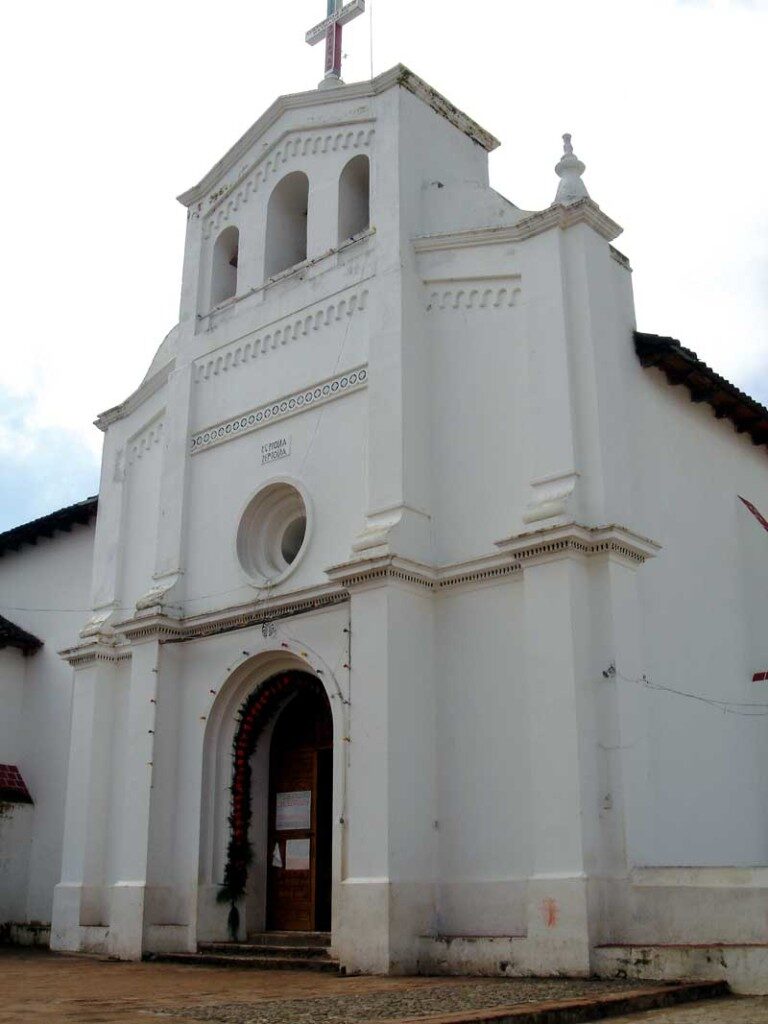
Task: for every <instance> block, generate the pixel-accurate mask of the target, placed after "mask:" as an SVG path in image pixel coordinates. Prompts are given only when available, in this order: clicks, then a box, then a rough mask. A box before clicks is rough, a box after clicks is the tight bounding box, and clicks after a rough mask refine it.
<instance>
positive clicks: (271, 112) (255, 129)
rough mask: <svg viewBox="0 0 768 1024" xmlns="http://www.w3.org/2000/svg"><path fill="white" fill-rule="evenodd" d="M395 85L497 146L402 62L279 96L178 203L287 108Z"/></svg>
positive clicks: (195, 197) (242, 152) (200, 190)
mask: <svg viewBox="0 0 768 1024" xmlns="http://www.w3.org/2000/svg"><path fill="white" fill-rule="evenodd" d="M396 86H401V87H402V88H404V89H407V90H408V91H409V92H411V93H413V95H414V96H418V98H419V99H421V100H423V101H424V102H425V103H427V104H428V105H429V106H431V107H432V109H433V110H435V111H436V112H437V113H438V114H440V115H441V116H442V117H444V118H445V119H446V120H448V121H449V122H450V123H451V124H453V125H454V126H455V127H457V128H458V129H459V130H460V131H463V132H464V133H465V134H466V135H469V137H470V138H472V139H473V140H474V141H475V142H477V143H478V145H481V146H483V148H484V149H487V150H488V151H490V150H492V149H495V148H496V147H497V146H498V145H499V142H498V139H495V138H494V137H493V135H491V134H490V133H489V132H486V131H485V129H483V128H481V127H480V125H479V124H477V123H476V122H475V121H473V120H472V119H471V118H470V117H467V115H466V114H464V113H463V112H462V111H461V110H459V109H458V108H457V107H455V106H453V104H452V103H449V102H448V100H446V99H445V97H443V96H441V95H440V93H438V92H436V91H435V90H434V89H432V88H431V86H429V85H427V83H426V82H425V81H423V80H422V79H420V78H419V77H418V75H414V73H413V72H412V71H410V70H409V69H408V68H406V67H404V66H403V65H402V64H397V65H395V67H393V68H390V70H389V71H385V72H384V73H383V74H381V75H378V76H377V77H376V78H374V79H373V80H371V81H363V82H354V83H352V84H350V85H345V86H340V87H339V88H337V89H327V90H323V89H313V90H312V91H311V92H300V93H292V94H290V95H287V96H280V97H279V98H278V99H276V100H275V102H274V103H273V104H272V105H271V106H270V107H269V108H268V109H267V110H266V111H265V113H264V114H263V115H262V116H261V117H260V118H259V120H258V121H256V122H255V124H253V125H252V126H251V127H250V128H249V129H248V131H247V132H246V133H245V134H244V135H243V136H242V137H241V138H240V139H239V140H238V141H237V142H236V143H235V145H234V146H232V148H231V149H230V150H229V151H228V152H227V153H225V155H224V156H223V157H222V158H221V160H219V162H218V163H217V164H215V165H214V166H213V167H212V168H211V170H210V171H209V172H208V173H207V174H206V175H205V176H204V177H203V178H202V180H201V181H200V182H199V183H198V184H197V185H195V186H194V187H193V188H191V189H188V190H187V191H186V192H183V193H182V194H181V195H180V196H179V197H178V199H179V202H180V203H181V204H182V205H183V206H187V207H189V206H192V205H194V204H195V203H198V202H201V201H202V200H203V199H205V197H206V196H207V195H208V193H209V192H210V191H211V189H213V188H214V186H215V185H216V184H217V182H219V181H220V180H221V179H222V178H223V177H224V175H226V174H227V173H228V172H229V171H230V170H232V168H233V167H235V166H236V165H237V163H238V161H240V160H242V159H243V157H244V156H246V154H247V153H248V151H249V150H250V149H251V147H252V146H254V145H255V144H256V143H257V142H258V141H259V140H260V139H261V138H262V136H263V135H264V134H265V133H266V132H267V131H268V130H269V129H270V128H271V127H272V126H273V125H275V124H276V123H277V122H278V121H279V120H280V118H281V117H282V116H283V115H284V114H286V113H288V112H289V111H291V110H299V109H301V108H307V107H322V106H332V105H334V104H338V103H339V102H345V101H348V100H362V99H368V98H371V97H373V96H378V95H380V94H381V93H383V92H386V91H387V90H388V89H392V88H394V87H396Z"/></svg>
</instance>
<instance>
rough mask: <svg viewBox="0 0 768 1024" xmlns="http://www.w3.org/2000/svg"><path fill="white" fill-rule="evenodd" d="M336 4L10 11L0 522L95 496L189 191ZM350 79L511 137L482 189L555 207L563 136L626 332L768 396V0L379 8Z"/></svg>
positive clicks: (171, 295) (298, 68) (160, 3)
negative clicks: (604, 245) (448, 104)
mask: <svg viewBox="0 0 768 1024" xmlns="http://www.w3.org/2000/svg"><path fill="white" fill-rule="evenodd" d="M325 7H326V4H325V0H283V2H282V3H274V2H273V3H265V2H264V0H251V2H245V0H216V2H215V3H214V2H210V3H202V2H199V0H185V2H184V3H181V2H180V0H153V2H151V3H150V2H148V0H133V2H132V3H130V4H123V3H106V2H105V0H68V2H66V3H64V2H62V0H38V2H37V3H23V4H22V3H14V4H7V5H5V8H4V11H3V54H2V61H0V87H2V95H3V97H4V101H5V102H4V112H3V143H4V145H3V151H4V156H3V160H2V165H1V170H0V176H1V178H2V181H1V182H0V185H1V186H2V189H1V194H2V198H3V202H4V206H5V218H6V225H5V229H4V237H5V244H4V245H3V247H2V254H1V255H0V261H1V262H2V265H1V266H0V281H2V296H3V307H4V312H3V318H2V326H1V327H0V331H2V345H3V352H4V354H5V358H4V359H3V360H2V364H1V365H2V369H1V370H0V530H2V529H6V528H8V527H10V526H12V525H15V524H16V523H19V522H23V521H26V520H28V519H30V518H33V517H36V516H39V515H43V514H45V513H46V512H48V511H51V510H52V509H54V508H58V507H60V506H62V505H65V504H69V503H70V502H73V501H77V500H79V499H80V498H82V497H85V496H86V495H89V494H92V493H95V491H96V490H97V487H98V461H99V452H100V446H101V434H100V433H99V432H98V431H97V430H96V428H95V427H93V426H92V421H93V419H94V417H95V415H96V414H97V413H98V412H100V411H102V410H104V409H106V408H108V407H109V406H112V405H115V404H116V403H117V402H119V401H121V400H122V399H123V398H125V397H126V395H127V394H128V393H130V391H132V390H133V389H134V388H135V387H136V386H137V385H138V383H139V381H140V380H141V378H142V376H143V375H144V373H145V371H146V369H147V366H148V365H149V362H150V360H151V358H152V356H153V354H154V352H155V349H156V348H157V346H158V345H159V343H160V342H161V340H162V339H163V337H164V335H165V334H166V333H167V332H168V330H169V329H170V328H171V327H172V326H173V324H174V322H175V320H176V317H177V311H178V293H179V285H180V275H181V260H182V252H183V243H184V229H185V211H184V209H183V208H182V207H181V206H180V205H179V204H178V203H177V202H176V201H175V198H174V197H175V196H176V195H177V194H178V193H180V192H181V191H182V190H184V189H186V188H188V187H189V186H190V185H192V184H194V183H195V182H197V181H198V180H199V179H200V177H201V176H202V175H203V173H204V172H205V171H207V170H208V169H209V167H210V166H211V165H212V164H213V163H215V161H216V160H218V159H219V157H220V156H222V154H223V153H224V152H225V151H226V150H227V149H228V148H229V146H231V145H232V143H233V142H234V141H235V140H236V139H237V138H239V136H240V135H241V134H242V133H243V132H244V131H245V130H246V129H247V128H248V127H249V125H250V124H251V123H252V122H253V121H255V120H256V119H257V118H258V117H259V115H260V114H261V113H262V112H263V110H264V109H265V108H266V107H267V106H268V105H269V104H270V103H271V102H272V100H273V99H274V98H275V97H276V96H277V95H279V94H281V93H286V92H299V91H302V90H304V89H310V88H313V87H314V86H315V85H316V84H317V82H318V81H319V79H320V77H321V72H322V60H323V54H322V48H321V47H317V48H314V49H310V48H309V47H308V46H306V44H305V43H304V33H305V31H306V30H307V29H308V28H310V27H311V26H312V25H313V24H314V23H315V22H317V21H320V20H321V19H322V18H323V17H324V15H325ZM367 7H368V10H367V13H366V14H365V16H364V17H361V18H359V19H358V20H357V21H355V22H354V24H352V25H350V26H349V27H348V29H346V30H345V50H346V52H347V54H348V57H347V60H346V63H345V71H344V77H345V79H346V80H347V81H357V80H359V79H363V78H368V77H370V73H371V28H372V33H373V66H374V72H375V73H376V74H378V73H380V72H381V71H384V70H386V69H387V68H388V67H391V66H392V65H393V64H395V63H397V62H398V61H400V62H402V63H404V64H407V65H408V66H409V67H410V68H412V69H413V70H414V71H415V72H416V73H417V74H419V75H421V76H422V77H423V78H425V79H426V80H427V81H428V82H430V83H431V84H432V85H433V86H435V88H437V89H438V90H440V91H441V92H442V93H444V94H445V95H447V96H448V97H449V98H450V100H451V101H452V102H454V103H455V104H456V105H457V106H459V107H461V108H462V109H463V110H465V111H466V112H467V113H468V114H470V115H471V116H472V117H474V118H475V119H476V120H477V121H479V122H480V124H482V125H483V127H485V128H487V129H488V130H489V131H491V132H493V134H495V135H496V136H497V137H498V138H499V139H501V141H502V146H501V148H500V149H499V150H497V151H496V152H495V153H494V154H492V156H491V183H492V185H493V186H494V188H496V189H497V190H498V191H499V192H501V193H503V194H504V195H505V196H507V197H508V198H509V199H511V200H512V201H513V202H515V203H516V204H517V205H518V206H521V207H523V208H524V209H531V210H532V209H540V208H543V207H546V206H548V205H549V204H550V202H551V201H552V199H553V198H554V194H555V190H556V185H557V179H556V177H555V175H554V172H553V166H554V164H555V162H556V161H557V159H558V156H559V154H560V152H561V142H560V136H561V134H562V133H563V132H565V131H570V132H572V133H573V142H574V147H575V150H576V153H577V154H578V156H579V157H581V159H582V160H584V161H585V163H586V164H587V171H586V174H585V181H586V183H587V186H588V188H589V190H590V193H591V195H592V197H593V199H595V200H596V202H598V203H599V204H600V205H601V207H602V208H603V209H604V210H605V211H606V212H607V213H608V214H609V215H610V216H611V217H613V218H614V219H615V220H617V221H618V222H619V223H620V224H622V225H623V227H624V229H625V233H624V234H623V235H622V236H621V237H620V238H619V240H618V242H617V245H618V246H619V248H621V249H622V251H624V252H625V253H626V254H627V255H628V256H629V257H630V259H631V261H632V265H633V267H634V285H635V298H636V304H637V317H638V325H639V327H640V328H641V329H642V330H646V331H652V332H655V333H660V334H671V335H673V336H675V337H677V338H679V339H680V340H681V341H682V342H683V344H685V345H687V346H688V347H689V348H693V349H694V350H696V351H697V352H698V353H699V355H700V356H702V358H704V359H705V360H706V361H707V362H709V363H710V364H711V365H713V366H714V367H715V368H716V369H717V370H718V371H720V372H721V373H723V374H724V375H725V376H727V377H729V378H730V379H732V380H733V381H735V382H736V383H737V384H738V385H739V386H740V387H742V388H743V389H745V390H746V391H749V392H750V393H752V394H753V395H755V396H756V397H758V398H760V399H761V400H762V401H768V344H767V339H768V189H767V188H766V185H765V180H766V168H767V167H768V127H767V126H766V119H765V102H766V84H765V61H766V44H768V0H580V2H578V3H574V2H573V0H485V2H484V3H475V4H471V5H469V4H459V3H455V4H449V3H446V2H445V0H368V4H367Z"/></svg>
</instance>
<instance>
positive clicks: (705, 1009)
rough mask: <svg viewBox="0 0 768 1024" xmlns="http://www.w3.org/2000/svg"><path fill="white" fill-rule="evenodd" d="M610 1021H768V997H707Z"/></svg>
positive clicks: (706, 1023) (636, 1023) (668, 1023)
mask: <svg viewBox="0 0 768 1024" xmlns="http://www.w3.org/2000/svg"><path fill="white" fill-rule="evenodd" d="M611 1024H768V998H760V999H747V998H745V997H739V998H736V999H708V1000H705V1001H704V1002H702V1003H694V1004H692V1005H691V1006H677V1007H675V1008H674V1009H671V1010H651V1011H650V1012H649V1013H633V1014H632V1015H631V1016H629V1017H613V1018H611Z"/></svg>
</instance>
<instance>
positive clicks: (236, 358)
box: [194, 283, 368, 384]
mask: <svg viewBox="0 0 768 1024" xmlns="http://www.w3.org/2000/svg"><path fill="white" fill-rule="evenodd" d="M367 302H368V289H367V288H365V287H364V286H362V285H361V284H359V283H358V284H356V285H354V286H353V287H352V288H348V289H346V290H344V291H341V292H338V293H337V294H336V295H334V296H331V298H330V299H325V300H324V301H323V302H322V303H321V304H314V305H312V306H307V307H305V308H304V309H303V310H301V311H300V312H298V313H293V314H292V315H291V316H287V317H283V318H282V319H280V320H276V321H274V323H271V324H268V325H267V326H265V327H263V328H262V329H261V330H260V331H258V332H254V333H253V334H249V335H245V336H244V337H241V338H238V339H237V340H236V341H232V342H229V344H227V345H224V346H222V348H220V349H217V350H216V351H215V352H212V353H210V354H208V355H206V356H201V357H200V358H199V359H197V360H196V361H195V368H194V379H195V383H197V384H201V383H205V381H207V380H210V378H211V377H212V376H213V377H215V376H217V375H218V374H220V373H226V372H227V371H228V370H235V369H238V368H239V367H241V366H244V365H245V364H246V363H249V362H251V361H253V360H254V359H256V358H257V357H258V356H261V355H266V354H267V353H269V352H272V351H274V350H275V349H278V348H282V346H283V345H287V344H288V343H289V342H292V341H297V340H298V339H299V338H306V337H307V336H308V335H310V334H312V333H314V332H316V331H319V330H321V329H322V328H324V327H330V326H332V325H333V324H335V323H338V322H339V321H341V320H343V319H344V318H351V317H353V316H355V315H356V314H357V313H363V312H365V310H366V306H367Z"/></svg>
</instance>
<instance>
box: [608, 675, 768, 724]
mask: <svg viewBox="0 0 768 1024" xmlns="http://www.w3.org/2000/svg"><path fill="white" fill-rule="evenodd" d="M603 676H604V677H605V678H606V679H609V678H611V677H612V676H615V677H616V678H617V679H621V680H622V681H623V682H625V683H632V684H634V685H637V686H642V687H644V688H645V689H647V690H658V691H660V692H662V693H671V694H673V695H674V696H676V697H685V698H686V699H688V700H694V701H697V702H698V703H700V704H706V705H708V706H709V707H711V708H713V709H714V710H715V711H720V712H721V713H722V714H725V715H737V716H739V717H741V718H766V717H768V703H766V702H764V701H739V700H727V699H721V698H719V697H705V696H704V695H703V694H701V693H690V692H689V691H687V690H677V689H675V687H673V686H664V685H663V684H662V683H654V682H653V681H652V680H651V679H649V678H648V677H647V676H646V675H642V676H638V677H637V678H632V677H630V676H625V675H624V674H623V673H621V672H619V670H618V669H617V668H616V666H615V665H611V666H610V668H608V669H607V670H606V671H605V672H603Z"/></svg>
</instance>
